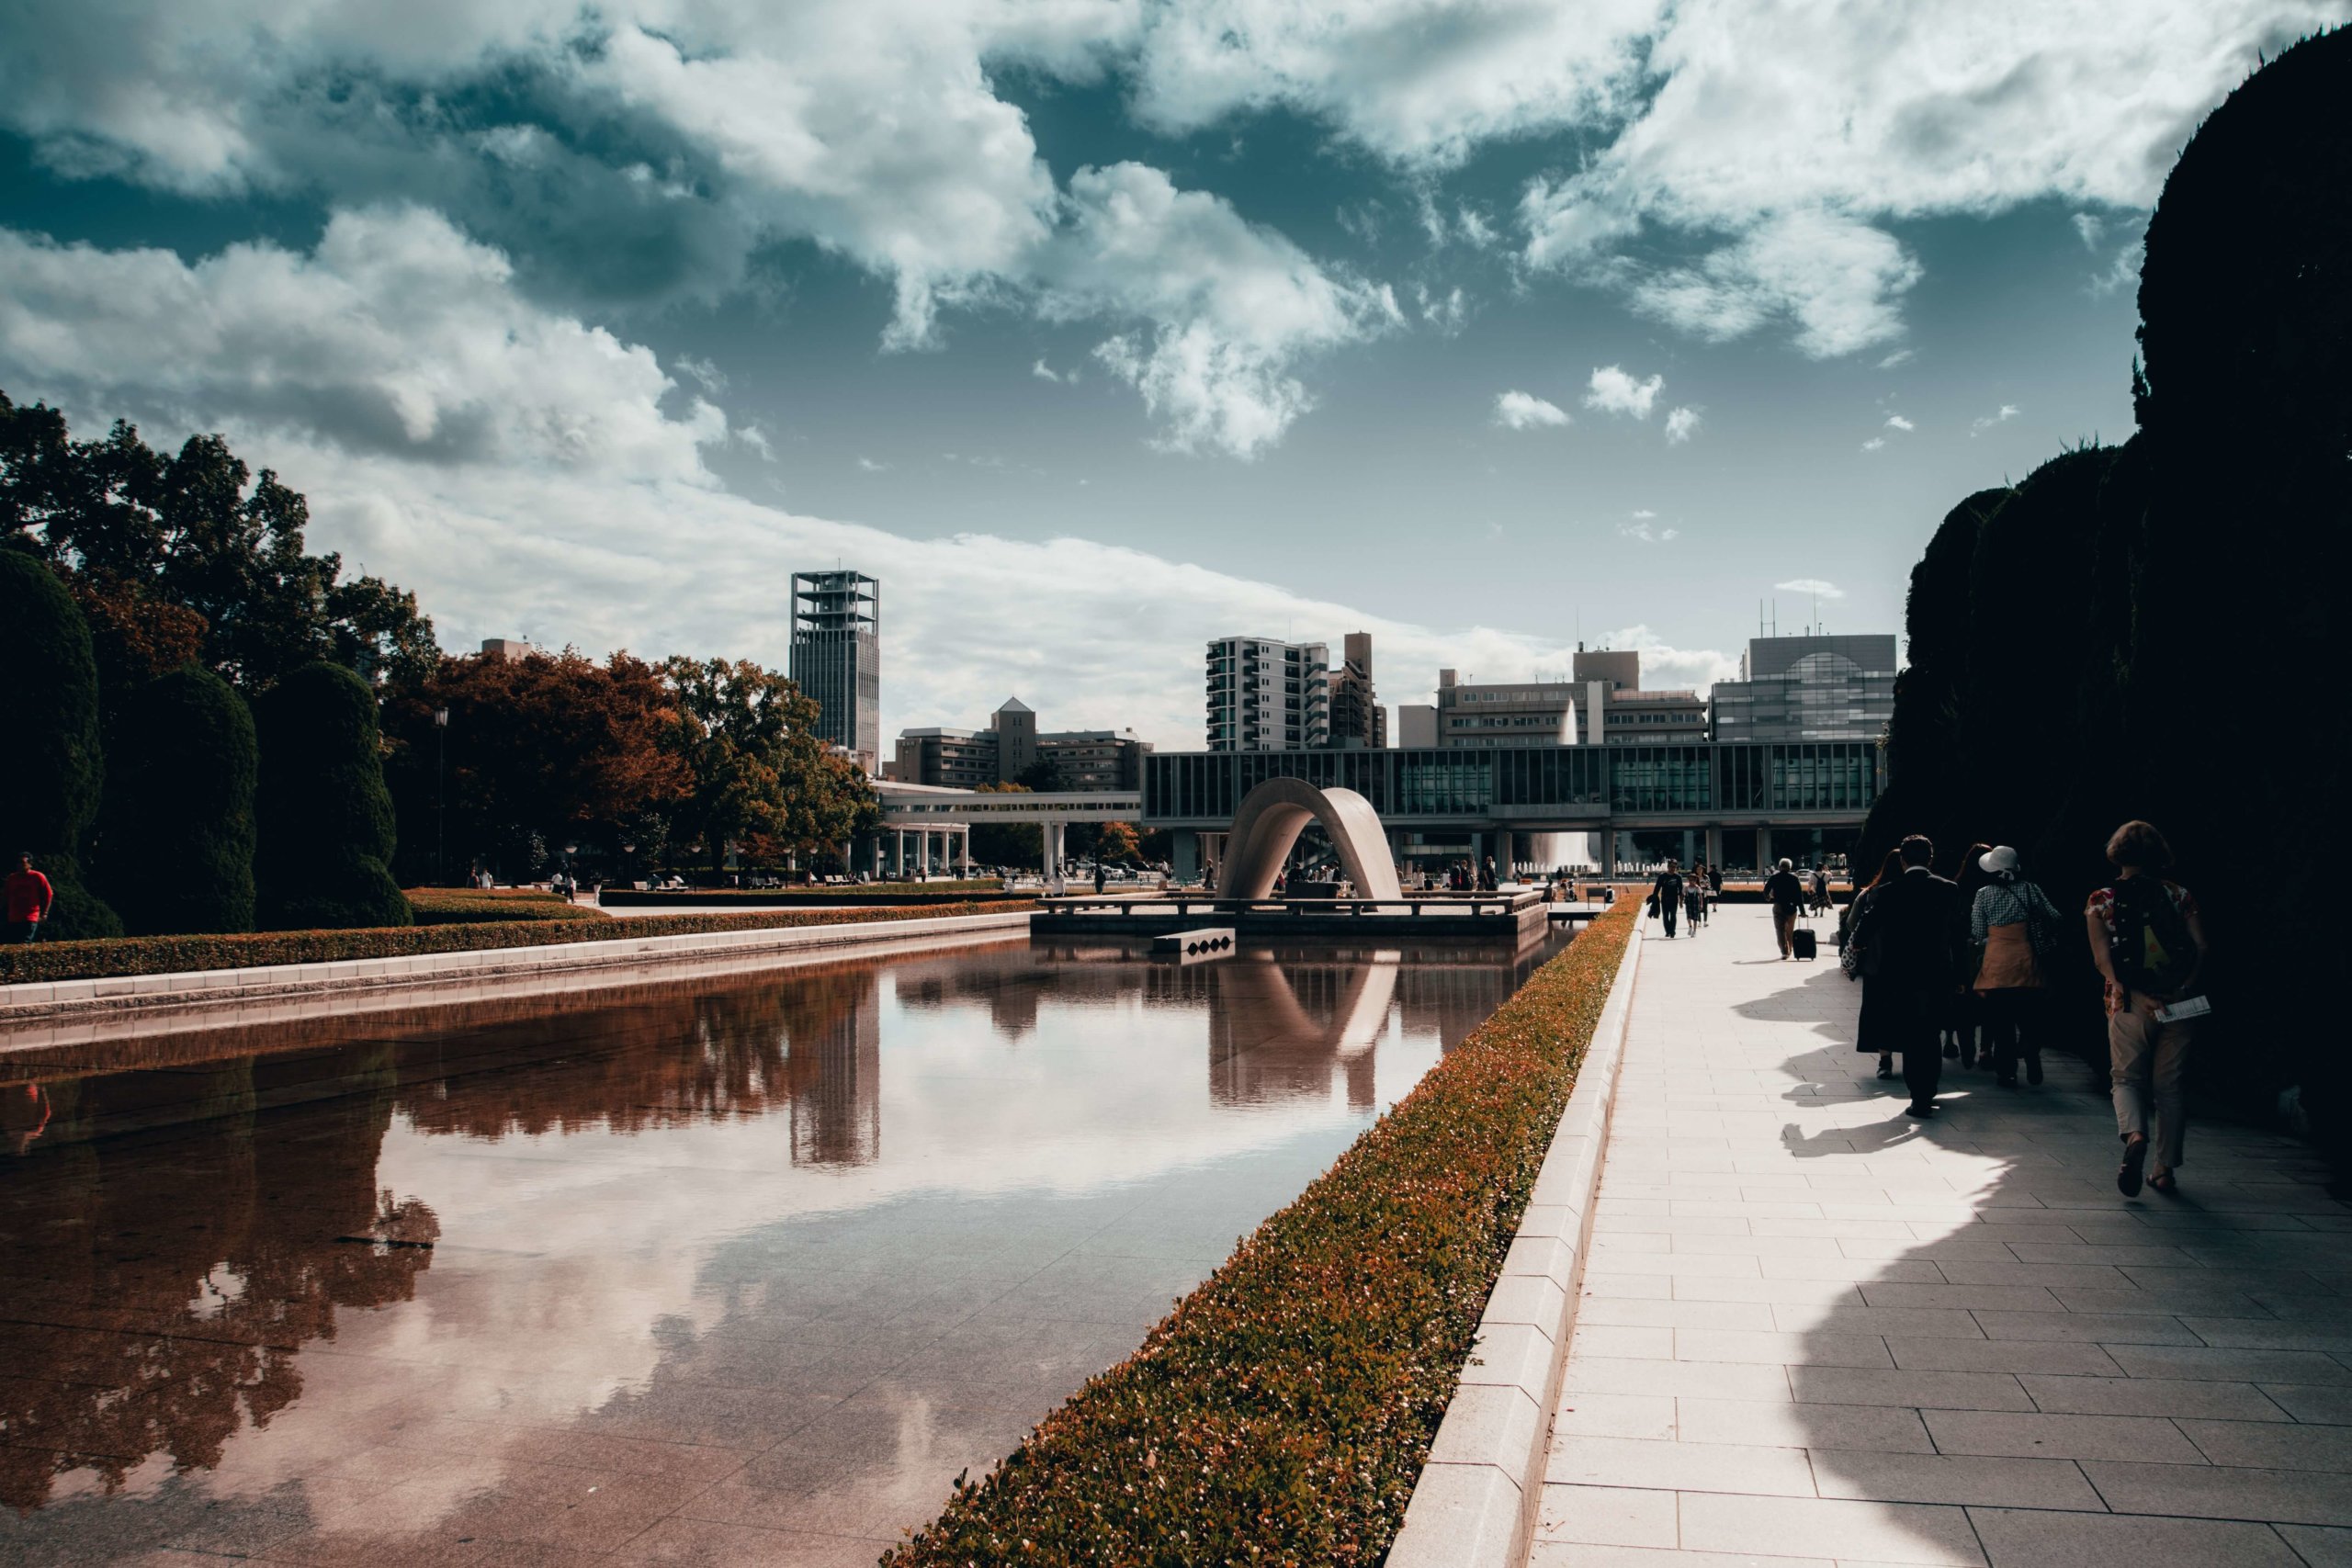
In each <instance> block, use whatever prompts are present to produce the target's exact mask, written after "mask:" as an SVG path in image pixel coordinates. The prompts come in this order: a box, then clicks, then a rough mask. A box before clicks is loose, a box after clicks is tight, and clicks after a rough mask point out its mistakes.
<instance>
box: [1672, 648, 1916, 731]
mask: <svg viewBox="0 0 2352 1568" xmlns="http://www.w3.org/2000/svg"><path fill="white" fill-rule="evenodd" d="M1894 672H1895V652H1894V634H1893V633H1891V632H1877V633H1863V634H1860V635H1856V636H1851V637H1756V638H1753V639H1752V640H1750V641H1749V643H1748V645H1747V654H1746V656H1745V657H1743V658H1742V659H1741V660H1740V669H1739V673H1740V678H1739V679H1738V680H1736V681H1718V682H1715V689H1714V694H1713V698H1712V699H1711V705H1712V707H1713V735H1714V738H1715V739H1718V740H1875V739H1878V737H1879V736H1880V735H1882V734H1883V733H1884V732H1885V730H1886V724H1887V720H1888V719H1889V718H1891V717H1893V716H1894Z"/></svg>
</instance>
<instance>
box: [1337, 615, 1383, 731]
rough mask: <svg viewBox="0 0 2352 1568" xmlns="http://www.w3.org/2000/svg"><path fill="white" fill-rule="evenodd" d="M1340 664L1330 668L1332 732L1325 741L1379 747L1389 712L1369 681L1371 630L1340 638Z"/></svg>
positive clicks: (1370, 678) (1370, 670) (1370, 672)
mask: <svg viewBox="0 0 2352 1568" xmlns="http://www.w3.org/2000/svg"><path fill="white" fill-rule="evenodd" d="M1340 647H1341V649H1342V650H1343V651H1342V653H1341V655H1340V667H1339V668H1338V669H1336V670H1334V671H1331V733H1330V739H1329V740H1328V741H1327V742H1326V744H1327V745H1329V746H1331V747H1333V748H1335V749H1338V750H1363V749H1367V748H1368V749H1370V750H1383V749H1385V747H1386V746H1387V744H1388V713H1387V710H1386V709H1385V708H1383V707H1382V706H1381V705H1380V700H1379V698H1378V697H1377V696H1375V695H1374V693H1373V685H1372V634H1371V633H1370V632H1350V633H1349V634H1348V635H1347V637H1345V638H1344V639H1343V640H1342V642H1341V644H1340Z"/></svg>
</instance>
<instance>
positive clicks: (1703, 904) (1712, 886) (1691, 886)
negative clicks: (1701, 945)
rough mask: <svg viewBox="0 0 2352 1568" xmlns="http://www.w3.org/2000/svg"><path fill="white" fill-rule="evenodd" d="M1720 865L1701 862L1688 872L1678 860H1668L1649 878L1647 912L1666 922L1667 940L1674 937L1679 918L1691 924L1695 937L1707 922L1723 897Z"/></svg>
mask: <svg viewBox="0 0 2352 1568" xmlns="http://www.w3.org/2000/svg"><path fill="white" fill-rule="evenodd" d="M1723 893H1724V873H1723V867H1721V866H1715V865H1709V864H1708V863H1706V862H1704V861H1701V862H1700V863H1698V864H1696V865H1694V866H1692V867H1691V869H1690V870H1689V871H1684V870H1683V869H1682V864H1681V863H1680V862H1679V861H1671V860H1670V861H1668V862H1667V863H1666V869H1665V870H1663V871H1661V872H1659V873H1658V874H1657V876H1655V877H1653V878H1652V879H1651V881H1650V897H1649V903H1648V905H1647V906H1646V913H1647V914H1648V915H1649V916H1651V917H1652V918H1655V919H1660V920H1663V921H1664V922H1665V924H1666V939H1667V941H1668V942H1672V941H1673V940H1674V935H1675V926H1676V924H1677V923H1678V922H1679V921H1683V920H1687V921H1689V923H1690V927H1691V935H1692V936H1697V935H1698V934H1699V928H1700V927H1702V926H1703V925H1705V924H1706V923H1707V916H1708V913H1709V911H1711V910H1712V909H1713V908H1714V907H1715V905H1716V904H1718V903H1720V902H1721V901H1722V899H1723Z"/></svg>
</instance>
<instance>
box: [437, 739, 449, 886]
mask: <svg viewBox="0 0 2352 1568" xmlns="http://www.w3.org/2000/svg"><path fill="white" fill-rule="evenodd" d="M448 817H449V710H448V709H447V708H435V709H434V710H433V880H434V881H435V882H447V880H448V875H449V868H448V865H447V862H445V861H444V860H443V858H442V857H443V856H444V855H445V854H446V853H447V851H448V848H449V832H448Z"/></svg>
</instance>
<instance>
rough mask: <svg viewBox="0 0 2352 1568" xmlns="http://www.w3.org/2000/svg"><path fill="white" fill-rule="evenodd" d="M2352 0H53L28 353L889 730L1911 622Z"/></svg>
mask: <svg viewBox="0 0 2352 1568" xmlns="http://www.w3.org/2000/svg"><path fill="white" fill-rule="evenodd" d="M2347 17H2352V0H2190V3H2178V4H2166V3H2159V0H2101V3H2096V4H2094V3H2089V0H2043V3H2038V4H2034V5H2030V6H1926V5H1902V6H1887V5H1883V4H1873V3H1871V0H1787V3H1770V0H1750V3H1747V4H1730V3H1727V0H1580V3H1577V4H1573V5H1570V4H1558V3H1540V0H1322V3H1320V4H1307V3H1305V0H795V3H794V4H791V5H788V6H775V5H773V4H763V3H761V0H604V3H600V4H597V5H594V6H582V5H579V4H576V3H568V0H409V3H408V4H405V5H402V6H347V5H336V4H332V3H330V0H17V3H16V4H14V5H11V6H7V7H6V8H5V9H0V390H6V393H7V394H8V396H9V397H10V398H12V399H14V400H17V401H19V402H30V401H33V400H44V401H47V402H49V403H51V404H52V405H54V406H57V407H60V408H62V409H63V410H65V411H66V412H67V414H68V415H69V417H70V418H71V419H72V420H73V421H74V427H75V429H76V431H77V432H80V433H86V434H92V435H95V434H100V433H101V432H102V431H103V429H104V427H105V425H106V424H107V423H108V422H110V421H111V420H113V419H115V418H118V417H122V418H129V419H131V420H133V421H135V422H136V423H138V424H139V425H140V426H141V430H142V431H143V432H144V433H145V434H147V436H148V438H149V439H150V440H151V441H153V442H158V443H173V444H175V443H176V442H177V441H178V440H180V439H182V438H184V437H185V436H186V435H187V434H189V433H191V432H195V431H220V432H221V433H223V434H226V435H227V436H228V437H229V438H230V440H231V442H232V446H234V447H235V448H236V450H237V451H238V452H239V453H240V455H241V456H243V457H245V458H246V459H247V460H248V461H249V462H251V463H252V464H253V465H254V467H255V468H264V467H266V468H274V469H276V470H277V472H278V474H279V475H280V477H281V478H282V479H285V480H286V481H287V482H288V483H289V484H291V485H293V486H295V487H296V488H297V489H300V490H301V491H304V492H305V493H306V494H307V495H308V496H309V498H310V500H311V509H312V516H313V525H312V531H311V547H312V548H314V549H318V548H330V549H335V550H339V551H341V552H343V554H344V557H345V560H346V562H347V563H350V564H353V565H355V566H358V565H364V567H365V569H366V570H368V571H371V572H374V573H377V574H379V575H381V576H385V577H388V578H390V579H391V580H392V581H397V582H399V583H401V585H403V586H405V587H408V588H411V589H413V590H414V591H415V592H417V594H418V595H419V597H420V599H421V600H422V602H423V604H424V608H425V610H426V611H427V613H428V614H430V615H432V616H433V617H434V619H435V624H436V626H437V627H438V629H439V633H440V636H441V639H442V642H443V644H444V646H445V647H448V648H450V649H467V648H470V647H472V646H474V644H475V643H476V642H478V641H479V640H480V639H481V638H483V637H515V636H521V637H528V638H530V639H531V640H533V641H536V642H538V643H541V644H543V645H547V646H551V647H552V646H562V645H567V644H568V645H571V646H575V647H578V648H580V649H582V650H584V651H587V652H590V653H594V654H602V653H604V652H605V651H607V650H610V649H617V648H627V649H629V650H631V651H633V652H635V653H638V654H639V655H643V656H647V657H658V656H661V655H664V654H669V653H673V652H685V653H694V654H697V655H712V654H718V655H725V656H728V657H738V658H752V659H758V660H762V661H763V662H766V663H769V664H773V665H777V666H781V665H782V664H784V662H785V660H786V645H787V642H788V600H787V579H788V577H789V575H790V574H791V573H792V572H793V571H795V570H809V569H812V568H820V567H830V566H832V565H834V564H836V563H839V564H841V565H844V566H851V567H855V568H857V569H859V570H865V571H866V572H868V573H870V574H872V575H873V576H875V577H876V578H878V579H880V580H881V582H882V595H883V599H882V603H883V618H884V619H883V633H884V664H883V692H884V713H883V723H884V727H885V730H884V732H885V734H886V736H887V735H888V734H891V733H895V731H896V730H897V729H899V728H901V727H906V726H915V725H932V724H947V725H978V724H982V723H984V722H985V716H986V715H987V714H988V713H989V711H990V710H991V709H993V708H994V707H995V706H996V705H998V704H999V703H1000V702H1001V701H1002V700H1003V699H1004V698H1005V697H1006V696H1007V695H1011V694H1018V695H1019V696H1021V697H1022V698H1023V700H1024V701H1026V702H1028V703H1029V704H1030V705H1032V706H1033V707H1035V708H1036V709H1037V710H1038V712H1039V714H1040V717H1041V721H1042V723H1043V725H1044V727H1045V728H1134V729H1135V730H1136V732H1137V733H1138V734H1140V735H1141V736H1143V737H1144V738H1146V739H1151V740H1153V741H1155V742H1157V743H1159V745H1161V746H1162V747H1163V748H1166V747H1183V746H1195V745H1198V744H1199V743H1200V738H1201V733H1202V710H1201V701H1202V699H1201V655H1202V649H1203V645H1204V644H1205V643H1206V642H1207V641H1208V640H1209V639H1211V638H1214V637H1227V636H1234V635H1248V636H1264V637H1286V638H1290V639H1292V640H1297V641H1328V642H1329V643H1332V644H1334V645H1336V644H1337V643H1338V641H1339V639H1340V637H1341V636H1342V635H1343V634H1344V633H1347V632H1350V631H1356V630H1369V631H1371V632H1372V633H1373V634H1374V649H1375V673H1376V676H1377V679H1378V683H1379V688H1380V694H1381V697H1382V700H1384V701H1386V702H1391V703H1409V702H1425V701H1428V700H1430V691H1431V689H1432V688H1433V687H1434V685H1435V682H1436V672H1437V671H1438V669H1439V668H1440V667H1441V666H1446V667H1452V668H1455V669H1457V670H1460V671H1463V672H1464V678H1465V679H1472V678H1475V679H1482V680H1486V679H1493V680H1503V679H1523V678H1526V677H1529V676H1532V675H1549V674H1555V673H1564V672H1565V671H1566V667H1567V663H1568V658H1569V652H1570V650H1571V649H1574V647H1575V646H1576V645H1577V642H1578V641H1579V640H1582V641H1584V642H1586V643H1588V644H1590V645H1592V646H1596V647H1598V646H1612V647H1618V648H1625V647H1637V648H1639V649H1642V650H1643V653H1644V675H1645V684H1647V685H1653V686H1665V685H1684V684H1689V685H1697V686H1701V687H1703V686H1704V685H1705V684H1706V683H1707V682H1711V681H1713V680H1715V679H1720V678H1724V677H1726V676H1728V675H1730V674H1732V673H1733V672H1734V668H1735V665H1736V660H1737V656H1738V653H1739V651H1740V649H1741V648H1742V646H1743V644H1744V641H1745V639H1746V638H1747V637H1750V636H1752V635H1754V634H1755V631H1756V629H1757V626H1758V614H1759V604H1760V605H1761V606H1763V613H1764V614H1766V615H1773V614H1775V613H1776V614H1777V624H1778V626H1779V628H1780V629H1781V631H1782V632H1790V631H1795V630H1801V629H1803V628H1804V626H1805V625H1806V624H1808V622H1812V623H1815V624H1818V625H1821V626H1825V627H1826V629H1827V630H1829V631H1831V632H1862V631H1895V630H1899V629H1900V626H1901V618H1902V603H1903V592H1904V588H1905V580H1906V577H1907V573H1908V570H1909V568H1910V565H1911V563H1912V562H1913V561H1914V560H1915V559H1916V558H1917V554H1918V552H1919V549H1920V548H1921V547H1922V546H1923V545H1924V544H1925V542H1926V540H1927V537H1928V534H1929V533H1930V532H1931V531H1932V529H1933V528H1934V526H1935V525H1936V523H1937V522H1938V521H1939V519H1940V517H1941V516H1942V514H1943V513H1944V512H1945V511H1946V510H1948V509H1949V508H1950V507H1951V505H1952V504H1953V503H1954V502H1957V501H1958V500H1959V499H1960V498H1962V496H1964V495H1966V494H1968V493H1970V492H1972V491H1976V490H1979V489H1982V488H1985V486H1988V485H1996V484H1999V483H2002V482H2004V481H2005V480H2014V479H2021V478H2023V477H2024V476H2025V475H2026V474H2027V473H2028V472H2030V470H2031V469H2032V468H2034V467H2035V466H2036V465H2037V464H2039V463H2041V462H2042V461H2044V460H2046V459H2048V458H2050V457H2054V456H2056V455H2057V454H2058V453H2059V452H2060V451H2062V450H2064V448H2066V447H2068V446H2074V445H2076V444H2079V443H2081V442H2085V441H2093V440H2098V441H2108V442H2117V441H2120V440H2122V439H2125V438H2126V437H2128V435H2129V434H2131V397H2130V390H2131V358H2132V351H2133V337H2132V333H2133V329H2134V327H2135V325H2136V322H2137V311H2136V306H2135V301H2134V293H2135V288H2136V282H2137V278H2136V268H2137V263H2138V256H2139V247H2140V241H2141V236H2142V233H2143V229H2144V226H2145V222H2146V219H2147V216H2148V213H2149V210H2150V209H2151V207H2152V206H2153V204H2154V201H2155V199H2156V197H2157V195H2158V193H2159V191H2160V190H2161V188H2162V185H2163V180H2164V176H2165V171H2166V170H2167V169H2168V168H2169V167H2170V165H2171V164H2172V162H2173V160H2174V158H2175V157H2176V156H2177V152H2178V151H2179V149H2180V147H2181V146H2182V145H2183V144H2184V143H2185V142H2186V141H2187V140H2188V137H2189V135H2190V134H2191V133H2192V132H2193V131H2194V130H2195V128H2196V126H2197V124H2198V122H2199V119H2200V118H2202V117H2203V115H2204V114H2205V113H2206V112H2208V111H2209V110H2210V109H2211V107H2213V106H2214V105H2215V104H2217V103H2218V102H2219V101H2220V100H2221V99H2222V96H2224V95H2226V93H2227V92H2228V91H2229V90H2230V89H2231V88H2232V87H2233V86H2234V85H2236V84H2237V83H2238V82H2240V81H2242V80H2243V79H2244V77H2245V75H2246V73H2249V72H2250V71H2252V70H2253V69H2255V68H2256V65H2257V64H2258V62H2259V61H2260V59H2261V58H2262V57H2263V56H2264V55H2266V54H2268V53H2275V52H2276V51H2278V49H2280V48H2282V47H2283V46H2284V45H2285V44H2286V43H2288V42H2290V41H2291V40H2292V39H2294V38H2296V37H2299V36H2301V34H2303V33H2305V32H2308V31H2310V30H2312V29H2313V28H2317V27H2321V26H2325V25H2333V24H2340V23H2341V22H2343V21H2345V20H2346V18H2347Z"/></svg>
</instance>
